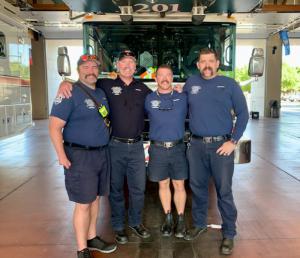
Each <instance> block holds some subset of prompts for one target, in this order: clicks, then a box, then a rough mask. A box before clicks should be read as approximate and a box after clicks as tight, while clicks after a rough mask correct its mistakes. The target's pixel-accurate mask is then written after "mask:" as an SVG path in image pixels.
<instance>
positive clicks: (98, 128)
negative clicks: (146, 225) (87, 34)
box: [49, 55, 116, 258]
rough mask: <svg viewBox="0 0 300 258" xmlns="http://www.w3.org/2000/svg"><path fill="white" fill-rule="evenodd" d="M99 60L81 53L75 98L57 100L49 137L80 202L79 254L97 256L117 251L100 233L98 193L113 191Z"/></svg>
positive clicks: (77, 213) (76, 224)
mask: <svg viewBox="0 0 300 258" xmlns="http://www.w3.org/2000/svg"><path fill="white" fill-rule="evenodd" d="M99 64H100V63H99V61H98V60H97V59H96V56H90V55H83V56H81V57H80V59H79V60H78V73H79V80H78V81H77V82H76V83H74V89H73V94H72V97H71V98H69V99H66V98H62V97H57V98H56V99H55V101H54V104H53V106H52V110H51V115H50V122H49V130H50V137H51V140H52V142H53V145H54V147H55V150H56V152H57V156H58V160H59V164H60V165H62V166H63V167H64V171H65V184H66V189H67V193H68V196H69V199H70V201H73V202H75V209H74V216H73V224H74V228H75V233H76V240H77V246H78V251H77V255H78V258H88V257H92V256H91V254H90V252H89V249H91V250H98V251H100V252H103V253H110V252H113V251H114V250H116V245H115V244H108V243H106V242H105V241H103V240H102V239H100V237H98V236H96V224H97V216H98V211H99V196H103V195H107V194H108V191H109V166H110V164H109V158H108V150H107V147H106V146H107V144H108V141H109V131H108V128H107V126H106V124H105V122H104V118H103V117H102V116H101V115H100V114H99V113H98V109H97V105H98V106H99V107H101V108H102V110H108V104H107V100H106V96H105V94H104V92H103V91H102V90H101V89H97V88H96V81H97V77H98V74H99ZM86 92H88V93H86ZM93 99H94V100H95V101H96V102H97V104H96V103H95V102H94V100H93ZM62 130H63V132H62Z"/></svg>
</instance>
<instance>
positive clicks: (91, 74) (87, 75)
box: [84, 73, 98, 79]
mask: <svg viewBox="0 0 300 258" xmlns="http://www.w3.org/2000/svg"><path fill="white" fill-rule="evenodd" d="M89 76H93V77H94V78H95V79H98V77H97V76H96V75H95V74H93V73H90V74H86V75H85V76H84V78H85V79H86V78H87V77H89Z"/></svg>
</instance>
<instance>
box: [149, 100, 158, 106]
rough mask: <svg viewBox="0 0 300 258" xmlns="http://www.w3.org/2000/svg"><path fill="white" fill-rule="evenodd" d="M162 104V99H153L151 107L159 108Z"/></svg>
mask: <svg viewBox="0 0 300 258" xmlns="http://www.w3.org/2000/svg"><path fill="white" fill-rule="evenodd" d="M159 106H160V101H159V100H152V101H151V107H152V108H159Z"/></svg>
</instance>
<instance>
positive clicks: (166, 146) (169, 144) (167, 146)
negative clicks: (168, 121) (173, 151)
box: [164, 142, 173, 148]
mask: <svg viewBox="0 0 300 258" xmlns="http://www.w3.org/2000/svg"><path fill="white" fill-rule="evenodd" d="M172 146H173V144H172V142H164V147H165V148H171V147H172Z"/></svg>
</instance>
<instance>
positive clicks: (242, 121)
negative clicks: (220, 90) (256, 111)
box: [232, 82, 249, 141]
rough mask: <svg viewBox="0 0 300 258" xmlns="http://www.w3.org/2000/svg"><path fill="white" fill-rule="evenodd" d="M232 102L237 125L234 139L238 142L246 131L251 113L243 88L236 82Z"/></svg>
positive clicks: (234, 130) (233, 135)
mask: <svg viewBox="0 0 300 258" xmlns="http://www.w3.org/2000/svg"><path fill="white" fill-rule="evenodd" d="M232 102H233V110H234V113H235V115H236V123H235V126H234V129H233V133H232V139H233V140H234V141H238V140H239V139H240V138H241V137H242V135H243V133H244V131H245V129H246V126H247V123H248V119H249V112H248V107H247V102H246V98H245V95H244V93H243V91H242V89H241V87H240V86H239V85H238V84H237V83H236V82H234V85H233V94H232Z"/></svg>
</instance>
